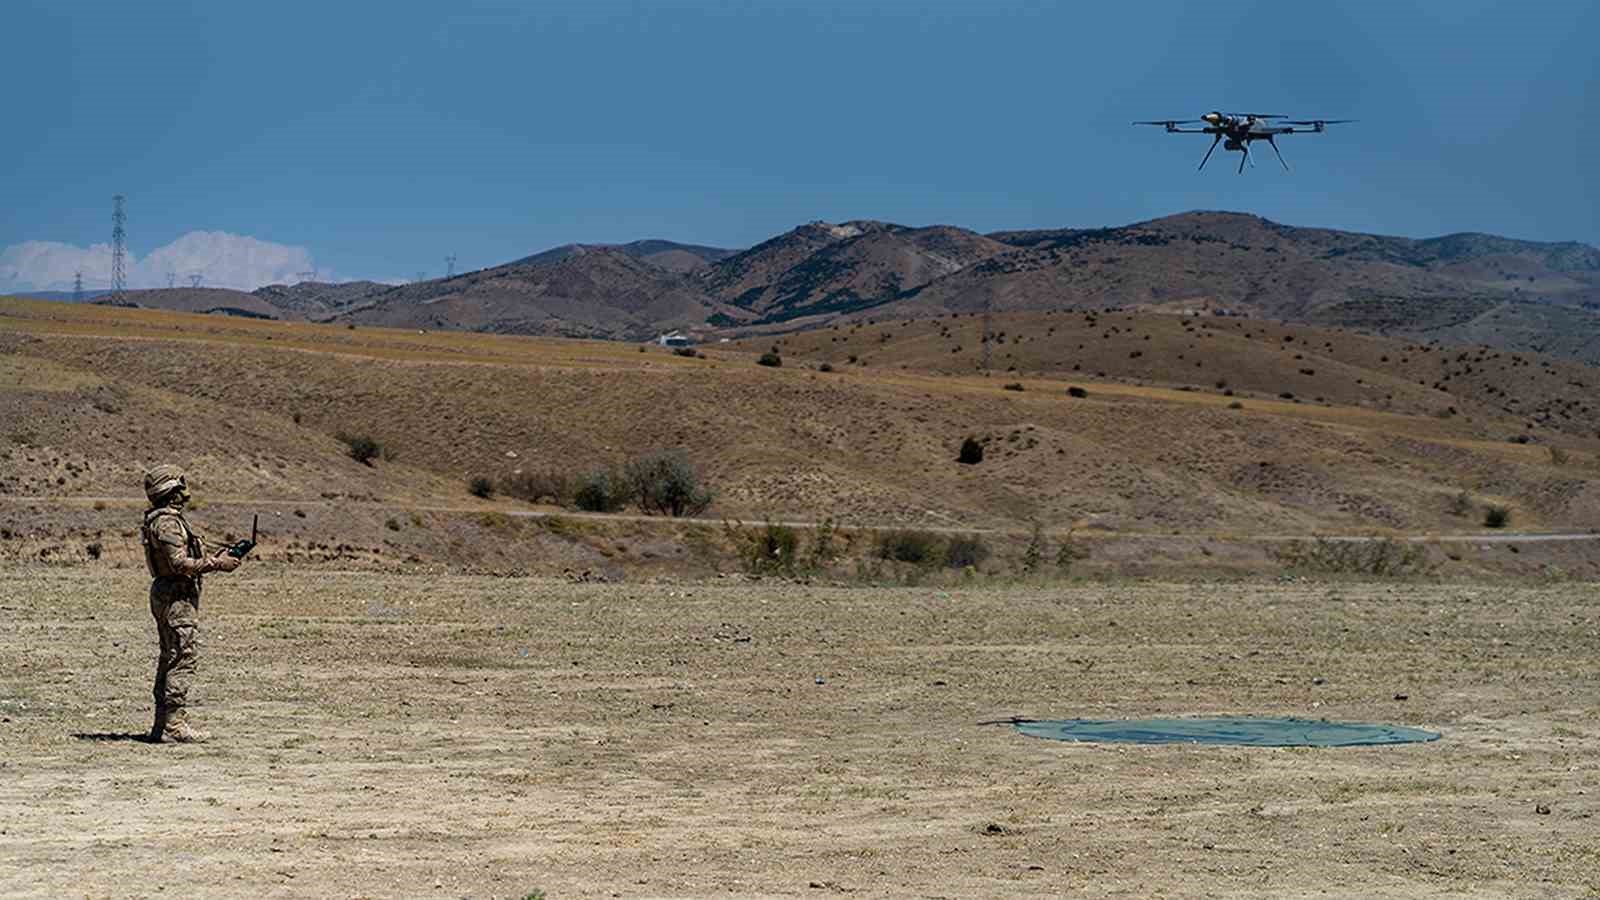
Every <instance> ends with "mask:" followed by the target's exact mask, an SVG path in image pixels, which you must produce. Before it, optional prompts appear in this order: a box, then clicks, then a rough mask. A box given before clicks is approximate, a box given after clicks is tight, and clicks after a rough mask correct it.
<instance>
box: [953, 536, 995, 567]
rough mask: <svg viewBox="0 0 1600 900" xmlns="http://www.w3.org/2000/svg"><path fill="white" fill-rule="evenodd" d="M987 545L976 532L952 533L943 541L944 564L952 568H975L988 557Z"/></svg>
mask: <svg viewBox="0 0 1600 900" xmlns="http://www.w3.org/2000/svg"><path fill="white" fill-rule="evenodd" d="M989 555H990V551H989V545H988V544H987V543H985V542H984V540H983V537H982V536H981V535H977V534H958V535H952V536H951V537H950V539H949V540H948V541H946V542H945V548H944V564H945V565H947V566H949V567H950V568H952V569H965V568H967V567H968V566H971V567H972V568H977V567H978V566H979V565H982V564H983V562H984V561H985V560H987V559H988V558H989Z"/></svg>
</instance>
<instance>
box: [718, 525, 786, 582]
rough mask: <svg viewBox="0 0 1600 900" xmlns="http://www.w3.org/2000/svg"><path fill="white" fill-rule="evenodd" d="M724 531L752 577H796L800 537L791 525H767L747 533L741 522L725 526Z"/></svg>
mask: <svg viewBox="0 0 1600 900" xmlns="http://www.w3.org/2000/svg"><path fill="white" fill-rule="evenodd" d="M722 528H723V531H724V532H726V533H727V535H728V538H729V540H730V541H731V542H732V544H733V545H734V548H735V549H736V550H737V552H738V554H739V557H740V558H741V559H742V560H743V561H744V567H745V571H747V572H750V573H751V574H755V575H760V574H770V573H776V572H788V573H793V572H794V570H795V566H796V564H797V562H798V557H799V552H798V551H799V548H800V536H799V534H798V533H796V532H795V530H794V529H793V528H791V527H789V526H788V525H782V524H779V523H777V522H772V521H768V522H767V523H766V524H765V525H763V526H761V527H760V528H751V529H746V528H744V527H743V525H742V524H741V523H738V522H723V523H722Z"/></svg>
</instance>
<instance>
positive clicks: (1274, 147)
mask: <svg viewBox="0 0 1600 900" xmlns="http://www.w3.org/2000/svg"><path fill="white" fill-rule="evenodd" d="M1267 143H1269V144H1271V145H1272V152H1273V153H1276V154H1277V155H1278V164H1279V165H1281V166H1283V170H1284V171H1285V172H1287V171H1289V164H1288V163H1286V162H1284V161H1283V151H1282V150H1279V149H1278V142H1277V141H1275V140H1273V139H1272V136H1271V135H1268V136H1267Z"/></svg>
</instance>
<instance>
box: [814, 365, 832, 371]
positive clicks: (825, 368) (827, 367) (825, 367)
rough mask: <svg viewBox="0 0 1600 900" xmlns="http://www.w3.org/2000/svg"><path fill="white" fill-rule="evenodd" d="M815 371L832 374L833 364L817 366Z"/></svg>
mask: <svg viewBox="0 0 1600 900" xmlns="http://www.w3.org/2000/svg"><path fill="white" fill-rule="evenodd" d="M817 371H818V372H832V371H833V364H832V363H823V364H822V365H820V366H817Z"/></svg>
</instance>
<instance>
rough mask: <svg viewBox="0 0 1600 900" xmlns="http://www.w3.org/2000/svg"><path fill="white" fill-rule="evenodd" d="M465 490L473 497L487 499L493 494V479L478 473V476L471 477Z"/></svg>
mask: <svg viewBox="0 0 1600 900" xmlns="http://www.w3.org/2000/svg"><path fill="white" fill-rule="evenodd" d="M467 492H468V493H470V494H471V495H472V496H474V497H479V498H482V499H484V500H488V499H489V498H490V497H493V496H494V480H493V479H490V478H487V477H485V476H483V475H479V476H478V477H476V478H474V479H472V482H471V483H470V484H468V485H467Z"/></svg>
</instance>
